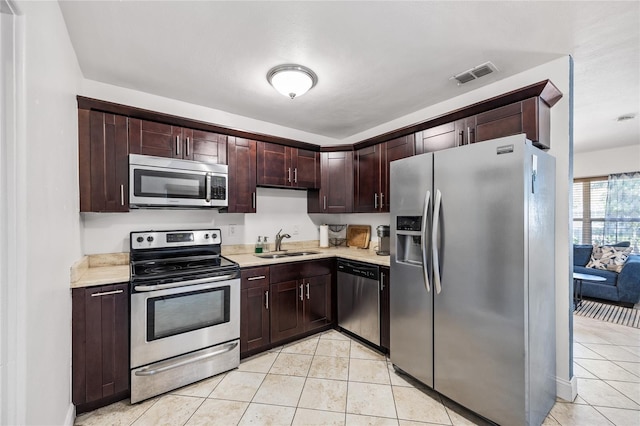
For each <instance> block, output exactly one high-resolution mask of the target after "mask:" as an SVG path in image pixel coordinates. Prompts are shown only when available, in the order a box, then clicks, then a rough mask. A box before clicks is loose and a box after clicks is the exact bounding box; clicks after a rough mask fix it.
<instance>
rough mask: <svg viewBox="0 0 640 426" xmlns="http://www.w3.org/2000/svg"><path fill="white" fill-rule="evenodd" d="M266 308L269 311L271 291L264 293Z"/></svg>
mask: <svg viewBox="0 0 640 426" xmlns="http://www.w3.org/2000/svg"><path fill="white" fill-rule="evenodd" d="M264 308H265V309H269V290H267V291H265V292H264Z"/></svg>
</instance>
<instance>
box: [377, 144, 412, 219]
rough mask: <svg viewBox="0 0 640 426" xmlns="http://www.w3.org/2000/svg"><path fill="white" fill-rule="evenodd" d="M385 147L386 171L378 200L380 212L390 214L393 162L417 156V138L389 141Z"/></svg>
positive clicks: (383, 173)
mask: <svg viewBox="0 0 640 426" xmlns="http://www.w3.org/2000/svg"><path fill="white" fill-rule="evenodd" d="M384 145H385V155H384V157H383V160H384V169H383V171H382V177H381V181H382V185H381V187H382V190H381V191H380V196H379V198H378V208H379V211H382V212H388V211H389V200H390V197H389V193H390V182H389V170H390V164H391V162H392V161H395V160H400V159H402V158H407V157H411V156H412V155H414V154H415V138H414V135H407V136H402V137H400V138H396V139H393V140H390V141H387V142H385V144H384Z"/></svg>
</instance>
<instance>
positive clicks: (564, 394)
mask: <svg viewBox="0 0 640 426" xmlns="http://www.w3.org/2000/svg"><path fill="white" fill-rule="evenodd" d="M556 396H557V397H558V398H562V399H564V400H565V401H568V402H572V401H573V400H574V399H576V396H578V378H577V377H576V376H573V377H572V378H571V380H565V379H561V378H560V377H556Z"/></svg>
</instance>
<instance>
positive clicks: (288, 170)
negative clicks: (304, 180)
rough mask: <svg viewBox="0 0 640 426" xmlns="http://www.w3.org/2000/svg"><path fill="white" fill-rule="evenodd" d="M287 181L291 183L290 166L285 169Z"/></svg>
mask: <svg viewBox="0 0 640 426" xmlns="http://www.w3.org/2000/svg"><path fill="white" fill-rule="evenodd" d="M287 182H289V183H291V167H289V168H288V169H287Z"/></svg>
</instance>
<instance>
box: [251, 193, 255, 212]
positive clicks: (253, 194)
mask: <svg viewBox="0 0 640 426" xmlns="http://www.w3.org/2000/svg"><path fill="white" fill-rule="evenodd" d="M251 201H252V203H253V208H254V209H255V208H256V193H255V192H252V193H251Z"/></svg>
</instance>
